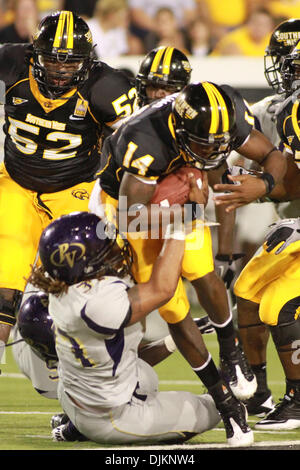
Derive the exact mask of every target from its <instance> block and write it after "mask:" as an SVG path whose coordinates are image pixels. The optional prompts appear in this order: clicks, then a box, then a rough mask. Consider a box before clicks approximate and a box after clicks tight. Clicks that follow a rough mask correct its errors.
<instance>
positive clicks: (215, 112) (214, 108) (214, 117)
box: [202, 82, 220, 134]
mask: <svg viewBox="0 0 300 470" xmlns="http://www.w3.org/2000/svg"><path fill="white" fill-rule="evenodd" d="M202 86H203V88H204V90H205V91H206V94H207V96H208V99H209V102H210V106H211V120H210V128H209V133H210V134H216V133H217V131H218V127H219V121H220V117H219V109H218V108H219V105H218V102H217V99H216V96H215V94H214V93H213V91H212V89H211V86H210V83H208V82H203V83H202Z"/></svg>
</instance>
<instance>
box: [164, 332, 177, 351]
mask: <svg viewBox="0 0 300 470" xmlns="http://www.w3.org/2000/svg"><path fill="white" fill-rule="evenodd" d="M164 343H165V346H166V348H167V350H168V351H169V352H170V353H173V352H174V351H176V349H177V346H176V344H175V343H174V340H173V338H172V336H171V335H168V336H166V337H165V338H164Z"/></svg>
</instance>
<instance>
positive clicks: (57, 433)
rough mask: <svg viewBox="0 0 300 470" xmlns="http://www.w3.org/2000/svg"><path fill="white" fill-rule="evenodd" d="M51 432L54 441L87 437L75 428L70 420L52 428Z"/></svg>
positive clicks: (84, 438) (81, 439)
mask: <svg viewBox="0 0 300 470" xmlns="http://www.w3.org/2000/svg"><path fill="white" fill-rule="evenodd" d="M51 434H52V438H53V440H54V441H68V442H74V441H88V439H87V438H86V437H85V436H84V435H83V434H81V432H79V431H78V430H77V429H76V428H75V426H74V424H73V423H72V422H71V421H70V420H68V422H67V423H66V424H62V425H60V426H57V428H54V429H52V433H51Z"/></svg>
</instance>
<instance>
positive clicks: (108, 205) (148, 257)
mask: <svg viewBox="0 0 300 470" xmlns="http://www.w3.org/2000/svg"><path fill="white" fill-rule="evenodd" d="M203 88H205V90H206V92H207V94H208V95H209V96H210V99H211V100H212V101H213V100H214V101H213V102H214V103H216V106H217V101H218V99H221V98H220V96H219V95H218V90H216V89H215V87H214V85H213V84H210V83H208V82H203ZM222 89H223V90H224V91H225V92H226V93H227V95H229V96H230V98H231V100H232V101H233V102H234V104H235V108H236V114H237V118H236V127H235V136H234V139H233V141H232V148H238V147H240V146H241V145H242V144H243V143H244V142H245V141H246V140H247V138H248V136H249V134H250V132H251V129H252V124H253V118H252V116H250V115H249V111H248V108H247V106H246V104H245V103H244V100H243V99H242V97H241V96H240V95H239V94H238V93H237V92H236V91H235V90H233V89H232V88H231V87H229V86H225V85H224V86H223V87H222ZM176 97H177V95H176V94H175V95H171V96H168V97H167V98H164V99H163V100H160V101H157V102H154V103H152V104H150V105H149V106H147V107H145V108H143V109H142V110H141V111H140V112H138V113H137V115H135V116H133V117H131V118H130V119H129V120H128V121H127V123H124V124H123V125H122V126H121V127H120V128H119V129H118V130H117V131H116V132H114V133H113V134H112V135H111V136H110V137H108V138H107V139H106V141H105V144H104V147H103V152H102V155H101V170H100V174H99V181H100V200H101V201H102V205H103V207H104V210H105V211H106V214H107V215H108V216H109V217H112V214H113V210H112V208H113V207H116V206H117V203H118V194H119V188H120V184H121V181H122V177H123V175H124V172H129V173H132V174H134V175H136V177H137V178H141V179H142V181H143V182H145V183H147V184H156V182H157V180H158V178H159V177H161V176H164V175H167V174H168V173H170V172H171V171H173V170H175V169H176V168H178V167H181V166H184V165H187V164H191V165H194V166H197V165H198V163H197V162H195V160H192V159H191V157H189V156H187V154H186V153H185V152H184V151H183V150H180V148H179V146H178V141H177V138H176V130H175V122H174V113H173V106H174V103H175V100H176ZM212 109H214V108H213V106H212ZM216 109H217V108H216ZM222 119H224V123H226V122H227V121H226V112H225V111H224V115H223V116H222V118H220V122H221V120H222ZM217 120H219V116H217V114H216V115H213V114H212V117H211V122H212V126H215V125H216V122H217ZM216 128H217V127H216ZM200 232H201V233H200ZM127 236H128V239H129V241H130V243H131V245H132V248H133V251H134V252H135V255H136V256H135V259H136V263H135V265H134V275H135V278H136V280H137V282H146V281H147V280H148V279H149V277H150V275H151V271H152V266H153V263H154V261H155V259H156V258H157V256H158V254H159V252H160V249H161V241H160V240H153V239H143V238H142V237H140V238H134V239H133V238H132V237H131V236H130V234H127ZM213 270H214V261H213V253H212V243H211V235H210V229H209V227H208V226H203V224H202V226H201V230H199V227H198V228H195V229H194V231H193V232H192V233H191V234H190V235H188V236H187V238H186V249H185V255H184V258H183V263H182V276H183V277H184V278H186V279H187V280H189V281H193V280H195V279H199V278H201V277H204V276H205V275H206V274H208V273H209V272H212V271H213ZM188 311H189V303H188V300H187V297H186V294H185V292H184V287H183V284H182V281H181V280H180V282H179V285H178V288H177V292H176V294H175V296H174V297H173V299H171V301H170V302H168V303H167V304H166V305H165V306H163V307H162V308H161V309H160V314H161V315H162V316H163V318H164V319H165V320H166V321H167V322H168V323H177V322H178V321H181V320H182V319H183V318H184V317H185V316H186V314H187V313H188Z"/></svg>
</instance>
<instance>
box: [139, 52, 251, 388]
mask: <svg viewBox="0 0 300 470" xmlns="http://www.w3.org/2000/svg"><path fill="white" fill-rule="evenodd" d="M191 71H192V68H191V64H190V62H189V60H188V58H187V57H186V55H185V54H184V53H183V52H182V51H180V50H178V49H175V48H173V47H164V46H161V47H158V48H156V49H153V50H152V51H150V52H149V53H148V54H147V55H146V57H145V58H144V59H143V61H142V63H141V65H140V68H139V72H138V74H137V76H136V90H137V97H138V105H139V106H140V107H143V106H145V105H147V104H150V103H152V102H153V101H155V100H157V99H162V98H165V97H167V96H169V95H171V94H173V93H176V92H179V91H181V90H182V89H183V88H184V86H186V85H188V83H189V82H190V80H191ZM226 168H227V165H226V162H224V164H223V165H221V166H220V167H219V168H218V169H216V170H211V171H210V172H209V173H208V183H209V185H210V187H211V188H213V186H214V184H216V183H218V182H219V181H221V177H222V175H223V173H224V171H225V170H226ZM216 217H217V222H219V224H220V226H219V227H218V252H217V254H216V256H215V265H216V269H217V272H220V273H222V275H221V277H222V279H223V280H224V282H225V283H226V289H227V291H228V293H229V292H230V288H231V284H232V281H233V279H234V275H235V261H236V260H237V259H239V258H240V257H241V256H242V255H241V254H238V253H233V242H234V226H235V214H234V212H230V213H226V212H225V210H224V208H223V206H220V207H219V206H217V207H216ZM212 276H213V274H212ZM209 282H210V283H211V280H209ZM214 282H215V284H216V283H218V284H219V283H220V281H219V279H215V281H214ZM203 292H205V295H206V296H207V295H208V294H209V292H210V291H209V289H208V288H207V287H206V286H205V285H203V286H202V292H199V297H200V298H202V297H203ZM222 295H223V296H225V291H224V289H223V288H220V297H221V296H222ZM230 298H231V295H230V296H229V299H230ZM218 305H220V312H219V313H217V315H218V319H219V322H221V323H225V322H227V321H228V318H229V317H230V315H231V312H230V305H229V306H228V307H227V306H226V299H225V300H223V301H222V302H221V303H220V302H219V303H218ZM215 308H216V309H218V307H217V306H215ZM234 380H236V378H234Z"/></svg>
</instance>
